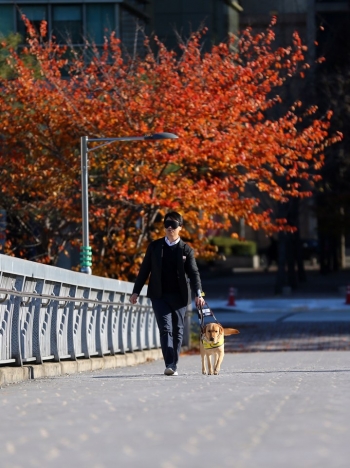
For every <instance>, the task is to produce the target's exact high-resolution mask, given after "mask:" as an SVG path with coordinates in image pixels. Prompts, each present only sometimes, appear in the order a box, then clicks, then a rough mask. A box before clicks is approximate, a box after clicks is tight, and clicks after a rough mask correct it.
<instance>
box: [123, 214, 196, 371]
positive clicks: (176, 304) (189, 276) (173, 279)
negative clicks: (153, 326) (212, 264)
mask: <svg viewBox="0 0 350 468" xmlns="http://www.w3.org/2000/svg"><path fill="white" fill-rule="evenodd" d="M182 226H183V218H182V216H181V215H180V214H179V213H177V212H176V211H172V212H170V213H167V214H166V215H165V218H164V228H165V237H162V238H161V239H157V240H155V241H153V242H151V243H150V244H149V246H148V248H147V251H146V255H145V258H144V260H143V262H142V265H141V267H140V271H139V274H138V276H137V278H136V281H135V285H134V289H133V294H132V296H131V297H130V302H131V303H132V304H135V303H136V302H137V297H138V295H139V294H140V292H141V289H142V288H143V286H144V284H145V282H146V281H147V279H148V277H149V284H148V290H147V296H148V297H149V298H150V299H151V301H152V306H153V310H154V313H155V316H156V320H157V324H158V328H159V333H160V342H161V347H162V353H163V358H164V362H165V371H164V374H165V375H178V373H177V363H178V360H179V354H180V350H181V345H182V339H183V331H184V321H185V314H186V309H187V305H188V304H189V303H190V302H191V291H190V285H191V286H192V289H193V290H194V291H195V295H196V297H195V302H196V306H197V307H199V306H203V305H204V299H203V298H202V286H201V280H200V276H199V272H198V268H197V264H196V260H195V258H194V252H193V250H192V249H191V248H190V247H189V246H188V245H187V244H185V243H184V242H183V241H182V240H181V239H180V235H179V234H180V231H181V229H182Z"/></svg>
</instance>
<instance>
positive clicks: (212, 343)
mask: <svg viewBox="0 0 350 468" xmlns="http://www.w3.org/2000/svg"><path fill="white" fill-rule="evenodd" d="M237 333H239V331H238V330H236V329H235V328H224V327H223V326H222V325H220V323H208V325H205V327H204V328H203V329H202V331H201V338H200V345H199V347H200V352H201V358H202V374H207V368H206V362H205V359H207V361H208V374H209V375H212V374H215V375H218V374H219V372H220V366H221V363H222V360H223V359H224V353H225V350H224V346H225V345H224V336H228V335H236V334H237ZM212 357H213V359H214V372H213V365H212V362H211V359H212Z"/></svg>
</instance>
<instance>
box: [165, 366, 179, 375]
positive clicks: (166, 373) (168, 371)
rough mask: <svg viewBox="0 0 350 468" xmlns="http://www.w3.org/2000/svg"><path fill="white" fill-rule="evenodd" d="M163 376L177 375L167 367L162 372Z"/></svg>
mask: <svg viewBox="0 0 350 468" xmlns="http://www.w3.org/2000/svg"><path fill="white" fill-rule="evenodd" d="M164 374H165V375H178V373H177V372H176V370H174V369H173V368H172V367H170V366H169V367H167V368H166V369H165V371H164Z"/></svg>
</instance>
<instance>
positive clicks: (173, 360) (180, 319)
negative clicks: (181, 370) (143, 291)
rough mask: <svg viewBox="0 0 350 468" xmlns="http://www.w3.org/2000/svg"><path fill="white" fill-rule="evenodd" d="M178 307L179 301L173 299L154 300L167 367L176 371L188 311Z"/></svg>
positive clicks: (153, 304)
mask: <svg viewBox="0 0 350 468" xmlns="http://www.w3.org/2000/svg"><path fill="white" fill-rule="evenodd" d="M174 299H175V300H174ZM178 305H179V301H177V300H176V298H172V297H169V298H168V297H162V298H161V299H152V306H153V310H154V313H155V316H156V320H157V324H158V328H159V334H160V344H161V347H162V353H163V358H164V362H165V367H169V366H170V367H173V368H174V370H176V366H177V363H178V361H179V355H180V351H181V345H182V339H183V335H184V323H185V314H186V310H187V307H186V306H185V307H180V308H176V307H177V306H178Z"/></svg>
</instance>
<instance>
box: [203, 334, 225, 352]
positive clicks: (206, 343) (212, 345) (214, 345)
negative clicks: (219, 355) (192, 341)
mask: <svg viewBox="0 0 350 468" xmlns="http://www.w3.org/2000/svg"><path fill="white" fill-rule="evenodd" d="M202 343H203V347H204V349H213V348H220V346H222V345H223V344H224V337H222V338H221V340H220V341H218V342H217V343H213V342H212V341H207V340H206V339H205V337H203V336H202Z"/></svg>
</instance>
